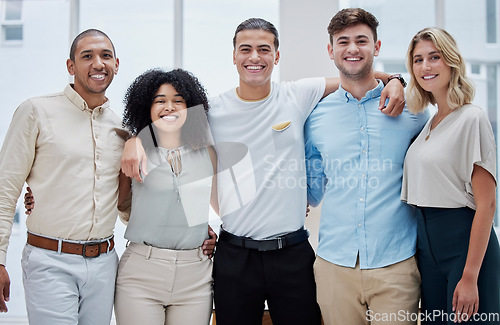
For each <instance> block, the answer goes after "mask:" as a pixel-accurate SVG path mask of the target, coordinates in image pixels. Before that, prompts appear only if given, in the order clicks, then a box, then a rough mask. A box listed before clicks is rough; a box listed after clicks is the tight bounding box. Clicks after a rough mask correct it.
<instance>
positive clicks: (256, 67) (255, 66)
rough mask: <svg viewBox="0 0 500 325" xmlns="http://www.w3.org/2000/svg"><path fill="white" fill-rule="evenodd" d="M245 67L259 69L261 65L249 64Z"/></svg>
mask: <svg viewBox="0 0 500 325" xmlns="http://www.w3.org/2000/svg"><path fill="white" fill-rule="evenodd" d="M247 69H248V70H261V69H262V66H260V65H249V66H247Z"/></svg>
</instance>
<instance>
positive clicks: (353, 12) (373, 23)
mask: <svg viewBox="0 0 500 325" xmlns="http://www.w3.org/2000/svg"><path fill="white" fill-rule="evenodd" d="M357 24H364V25H367V26H368V27H370V29H371V30H372V32H373V39H374V41H377V27H378V25H379V23H378V20H377V18H375V16H374V15H372V14H371V13H369V12H368V11H366V10H364V9H361V8H347V9H342V10H340V11H339V12H337V14H336V15H335V16H333V18H332V20H330V24H329V25H328V34H330V43H332V44H333V34H335V33H338V32H340V31H342V30H344V29H346V28H347V27H350V26H354V25H357Z"/></svg>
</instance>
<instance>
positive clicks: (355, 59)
mask: <svg viewBox="0 0 500 325" xmlns="http://www.w3.org/2000/svg"><path fill="white" fill-rule="evenodd" d="M346 60H347V61H360V60H361V59H360V58H346Z"/></svg>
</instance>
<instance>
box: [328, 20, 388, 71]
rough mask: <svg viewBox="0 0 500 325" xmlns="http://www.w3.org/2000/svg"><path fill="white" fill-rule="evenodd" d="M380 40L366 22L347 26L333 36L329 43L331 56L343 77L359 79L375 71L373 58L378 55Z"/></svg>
mask: <svg viewBox="0 0 500 325" xmlns="http://www.w3.org/2000/svg"><path fill="white" fill-rule="evenodd" d="M379 51H380V41H375V40H374V36H373V32H372V30H371V29H370V27H368V26H367V25H365V24H357V25H353V26H350V27H347V28H345V29H343V30H341V31H339V32H337V33H335V34H334V35H333V37H332V43H331V44H328V53H329V55H330V58H331V59H332V60H334V61H335V65H336V66H337V68H338V69H339V72H340V74H341V77H342V78H347V79H350V80H353V81H359V80H362V79H364V78H367V77H368V76H369V75H370V73H371V72H372V71H373V70H372V69H373V58H374V57H376V56H378V54H379Z"/></svg>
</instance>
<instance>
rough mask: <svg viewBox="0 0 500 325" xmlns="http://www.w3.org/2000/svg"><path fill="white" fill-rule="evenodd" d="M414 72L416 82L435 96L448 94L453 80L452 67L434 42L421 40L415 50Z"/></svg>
mask: <svg viewBox="0 0 500 325" xmlns="http://www.w3.org/2000/svg"><path fill="white" fill-rule="evenodd" d="M412 71H413V75H414V76H415V80H416V82H417V83H418V84H419V85H420V87H422V88H423V89H424V90H425V91H428V92H431V93H433V94H434V95H438V94H446V93H447V91H448V86H449V83H450V79H451V67H450V66H448V65H447V64H446V62H445V61H444V59H443V56H442V54H441V52H440V51H439V50H438V49H437V48H436V46H435V45H434V43H433V42H432V41H428V40H421V41H419V42H418V43H417V44H416V45H415V48H414V50H413V57H412Z"/></svg>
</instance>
